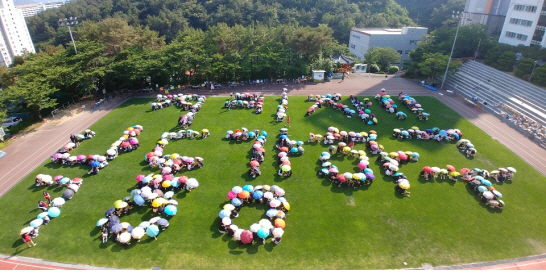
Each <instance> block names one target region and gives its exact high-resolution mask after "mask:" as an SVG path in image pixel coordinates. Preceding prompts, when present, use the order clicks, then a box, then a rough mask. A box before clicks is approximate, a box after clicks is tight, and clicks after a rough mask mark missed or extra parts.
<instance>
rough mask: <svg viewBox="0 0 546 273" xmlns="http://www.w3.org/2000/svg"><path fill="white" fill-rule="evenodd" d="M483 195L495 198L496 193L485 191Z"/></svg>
mask: <svg viewBox="0 0 546 273" xmlns="http://www.w3.org/2000/svg"><path fill="white" fill-rule="evenodd" d="M483 196H484V197H485V198H487V199H493V196H494V195H493V193H492V192H490V191H486V192H484V193H483Z"/></svg>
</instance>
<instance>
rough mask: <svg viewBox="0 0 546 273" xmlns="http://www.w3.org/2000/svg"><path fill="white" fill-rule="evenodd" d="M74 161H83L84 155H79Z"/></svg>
mask: <svg viewBox="0 0 546 273" xmlns="http://www.w3.org/2000/svg"><path fill="white" fill-rule="evenodd" d="M76 159H77V160H84V159H85V155H79V156H78V157H77V158H76Z"/></svg>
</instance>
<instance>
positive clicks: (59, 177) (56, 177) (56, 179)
mask: <svg viewBox="0 0 546 273" xmlns="http://www.w3.org/2000/svg"><path fill="white" fill-rule="evenodd" d="M61 179H63V176H62V175H57V176H55V177H54V178H53V180H55V181H60V180H61Z"/></svg>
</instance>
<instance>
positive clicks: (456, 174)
mask: <svg viewBox="0 0 546 273" xmlns="http://www.w3.org/2000/svg"><path fill="white" fill-rule="evenodd" d="M449 175H451V176H453V177H457V176H459V175H461V174H460V173H458V172H451V173H449Z"/></svg>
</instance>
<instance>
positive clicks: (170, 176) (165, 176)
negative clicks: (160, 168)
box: [163, 174, 174, 181]
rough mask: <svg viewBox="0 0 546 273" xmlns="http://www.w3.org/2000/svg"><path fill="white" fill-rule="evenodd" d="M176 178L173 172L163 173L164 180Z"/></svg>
mask: <svg viewBox="0 0 546 273" xmlns="http://www.w3.org/2000/svg"><path fill="white" fill-rule="evenodd" d="M173 179H174V176H173V175H172V174H165V175H163V181H166V180H173Z"/></svg>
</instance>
